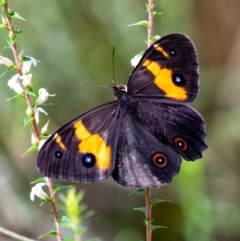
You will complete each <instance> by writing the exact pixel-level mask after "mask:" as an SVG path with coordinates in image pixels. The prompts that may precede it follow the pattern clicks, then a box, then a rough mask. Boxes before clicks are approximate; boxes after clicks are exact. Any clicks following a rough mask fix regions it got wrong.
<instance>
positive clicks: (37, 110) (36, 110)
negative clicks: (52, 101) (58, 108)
mask: <svg viewBox="0 0 240 241" xmlns="http://www.w3.org/2000/svg"><path fill="white" fill-rule="evenodd" d="M40 112H42V113H43V114H45V115H48V113H47V112H46V111H45V110H44V109H43V108H41V107H38V108H37V109H35V120H36V122H37V124H38V123H39V115H40Z"/></svg>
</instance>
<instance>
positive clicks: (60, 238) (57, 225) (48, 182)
mask: <svg viewBox="0 0 240 241" xmlns="http://www.w3.org/2000/svg"><path fill="white" fill-rule="evenodd" d="M46 182H47V185H48V190H49V193H50V196H51V197H52V201H51V205H52V210H53V215H54V218H55V225H56V229H57V240H58V241H62V233H61V227H60V224H59V222H58V220H59V216H58V210H57V205H56V201H55V196H54V191H53V187H52V179H51V178H49V177H46Z"/></svg>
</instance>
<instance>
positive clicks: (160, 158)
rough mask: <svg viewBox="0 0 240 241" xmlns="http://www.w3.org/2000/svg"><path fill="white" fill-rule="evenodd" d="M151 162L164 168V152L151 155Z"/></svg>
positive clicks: (165, 159) (165, 160)
mask: <svg viewBox="0 0 240 241" xmlns="http://www.w3.org/2000/svg"><path fill="white" fill-rule="evenodd" d="M152 163H153V165H154V166H155V167H158V168H164V167H166V166H167V164H168V158H167V156H166V155H165V154H163V153H161V152H159V153H156V154H154V155H153V156H152Z"/></svg>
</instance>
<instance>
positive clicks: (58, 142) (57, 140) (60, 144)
mask: <svg viewBox="0 0 240 241" xmlns="http://www.w3.org/2000/svg"><path fill="white" fill-rule="evenodd" d="M54 138H55V141H56V142H57V144H58V145H59V146H60V148H61V149H62V150H66V149H67V148H66V146H65V145H64V144H63V143H62V138H61V136H59V135H58V133H56V134H55V135H54Z"/></svg>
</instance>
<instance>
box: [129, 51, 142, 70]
mask: <svg viewBox="0 0 240 241" xmlns="http://www.w3.org/2000/svg"><path fill="white" fill-rule="evenodd" d="M141 58H142V55H140V54H137V55H135V56H134V57H133V58H132V59H131V65H132V66H133V67H134V68H135V67H136V66H137V65H138V63H139V61H140V60H141Z"/></svg>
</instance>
